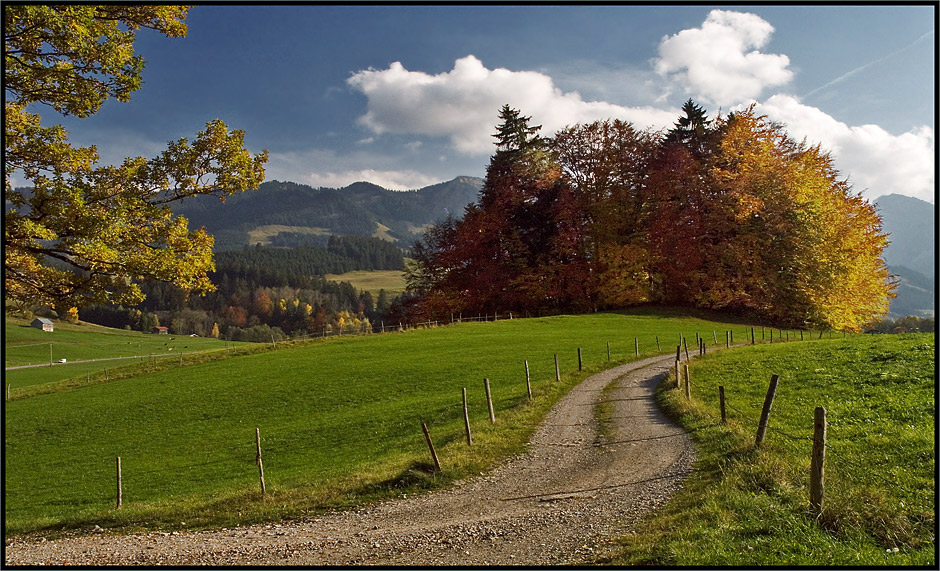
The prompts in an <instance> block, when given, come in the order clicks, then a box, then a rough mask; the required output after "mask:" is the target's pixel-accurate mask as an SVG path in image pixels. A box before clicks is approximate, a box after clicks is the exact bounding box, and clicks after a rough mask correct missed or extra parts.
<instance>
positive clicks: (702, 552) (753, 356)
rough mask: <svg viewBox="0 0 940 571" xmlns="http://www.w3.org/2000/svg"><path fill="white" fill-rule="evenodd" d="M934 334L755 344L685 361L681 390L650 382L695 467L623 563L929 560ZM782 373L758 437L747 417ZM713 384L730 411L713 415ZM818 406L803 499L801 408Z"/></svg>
mask: <svg viewBox="0 0 940 571" xmlns="http://www.w3.org/2000/svg"><path fill="white" fill-rule="evenodd" d="M934 351H935V341H934V335H933V334H917V335H903V336H897V335H881V336H854V337H849V338H848V339H833V340H828V339H824V340H822V341H818V342H813V343H789V344H786V343H785V344H775V345H764V346H758V347H756V348H747V349H741V350H737V351H734V352H730V353H722V354H716V355H714V356H709V357H706V358H705V359H704V360H702V361H700V362H693V364H692V366H691V368H690V369H691V376H692V383H691V384H692V391H693V401H692V402H691V403H689V402H687V401H686V399H685V394H684V389H683V390H681V391H680V390H677V389H674V388H671V387H673V386H674V385H669V387H670V388H666V385H667V384H664V386H663V387H661V391H660V398H661V403H662V404H663V406H664V407H665V408H666V409H667V410H669V411H670V413H671V414H672V415H674V416H675V417H676V418H678V419H679V420H680V422H681V423H682V424H683V425H684V426H685V427H686V428H687V429H689V430H690V431H692V435H693V438H694V439H695V441H696V443H697V448H698V450H699V460H698V463H697V469H698V470H697V471H696V472H695V473H694V474H693V475H692V476H691V477H690V479H689V480H688V481H687V482H686V484H685V487H684V489H683V490H682V491H681V492H680V493H678V494H677V496H676V497H674V498H673V500H671V502H670V503H669V504H668V505H667V507H666V508H665V509H664V510H663V511H661V512H660V513H659V514H658V515H656V516H655V517H653V518H652V520H651V521H649V522H646V523H644V524H643V525H642V526H638V529H637V531H638V534H637V535H632V536H630V537H628V538H625V539H624V540H623V543H624V550H623V552H622V554H621V555H620V556H619V557H617V558H615V559H614V561H613V562H614V563H616V564H623V565H635V564H644V565H659V566H668V567H672V566H687V565H691V566H712V565H734V566H744V567H754V566H758V565H783V566H787V567H789V566H795V565H849V566H853V565H863V566H864V565H927V566H935V565H936V563H937V560H936V546H935V525H936V513H935V509H936V504H935V500H936V498H935V490H936V479H935V478H936V464H935V462H936V458H935V448H934V446H935V438H936V432H935V430H936V421H935V414H936V403H935V400H934V396H935V391H936V384H935V383H936V379H935V377H934V371H935V366H936V363H935V353H934ZM771 374H778V375H780V384H779V387H778V390H777V395H776V399H775V400H774V402H773V409H772V412H771V415H770V427H771V428H770V430H769V431H768V433H767V437H766V440H765V444H764V446H762V447H761V448H760V450H755V448H754V436H755V433H756V424H757V421H758V418H759V416H760V410H761V407H762V404H763V400H764V396H765V393H766V390H767V385H768V381H769V378H770V375H771ZM718 385H724V387H725V392H726V397H727V401H728V403H729V405H730V406H731V407H734V408H733V409H729V411H728V417H729V423H728V425H727V426H721V425H720V424H719V423H718V419H719V418H720V413H719V404H718V391H717V387H718ZM816 406H823V407H825V408H826V409H827V412H828V422H829V429H828V446H827V462H826V496H825V499H824V510H823V514H822V516H821V517H820V518H819V519H818V521H817V520H816V518H815V516H814V515H813V514H811V513H810V511H809V506H808V503H809V499H808V487H809V483H808V474H809V464H810V460H809V459H810V451H811V449H812V441H811V437H812V426H813V410H814V408H815V407H816Z"/></svg>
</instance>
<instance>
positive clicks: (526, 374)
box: [525, 360, 532, 400]
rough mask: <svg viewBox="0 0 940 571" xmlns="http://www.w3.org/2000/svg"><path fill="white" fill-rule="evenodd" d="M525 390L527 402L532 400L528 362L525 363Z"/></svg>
mask: <svg viewBox="0 0 940 571" xmlns="http://www.w3.org/2000/svg"><path fill="white" fill-rule="evenodd" d="M525 390H526V391H527V392H528V393H529V400H532V383H530V382H529V361H528V360H526V361H525Z"/></svg>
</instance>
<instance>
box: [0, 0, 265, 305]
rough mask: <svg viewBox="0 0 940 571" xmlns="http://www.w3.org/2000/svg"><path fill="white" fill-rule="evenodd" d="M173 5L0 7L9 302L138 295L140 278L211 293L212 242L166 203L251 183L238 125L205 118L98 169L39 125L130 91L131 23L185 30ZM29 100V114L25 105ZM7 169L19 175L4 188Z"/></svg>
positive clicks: (250, 163) (137, 71)
mask: <svg viewBox="0 0 940 571" xmlns="http://www.w3.org/2000/svg"><path fill="white" fill-rule="evenodd" d="M187 10H188V8H187V7H184V6H145V5H104V6H93V5H83V4H69V5H8V6H4V8H3V16H4V88H5V93H6V102H5V107H4V172H5V179H4V198H5V200H6V204H7V205H8V207H7V211H6V212H5V216H4V284H5V290H6V296H7V299H9V300H11V301H13V302H16V303H19V304H23V305H31V304H47V305H52V306H55V307H56V308H61V309H65V308H68V307H72V306H75V307H81V306H85V305H88V304H91V303H124V304H135V303H137V302H139V301H141V300H142V299H143V294H142V292H141V289H140V287H139V285H138V284H137V283H136V282H138V281H140V280H165V281H168V282H172V283H174V284H176V285H178V286H180V287H182V288H183V289H185V290H187V291H194V292H205V291H211V290H212V289H213V286H212V284H211V283H210V281H209V279H208V277H207V272H208V271H211V270H212V269H213V260H212V250H211V248H212V243H213V240H212V237H211V236H209V235H207V234H206V232H205V231H204V230H202V229H197V230H189V229H188V228H187V221H186V219H185V218H183V217H181V216H175V217H174V216H173V215H172V214H171V212H170V209H169V204H170V203H172V202H174V201H177V200H181V199H184V198H187V197H190V196H194V195H201V194H211V195H215V196H218V197H219V198H220V199H224V197H225V196H226V195H229V194H232V193H234V192H237V191H242V190H246V189H252V188H256V187H257V186H258V184H259V183H260V182H261V181H262V180H263V178H264V169H263V165H264V163H265V162H266V161H267V152H263V153H260V154H257V155H254V156H252V155H251V154H250V153H249V152H248V151H247V150H246V149H245V148H244V133H243V132H241V131H238V130H233V131H230V130H229V129H228V128H227V127H226V125H225V124H224V123H222V122H221V121H218V120H216V121H212V122H210V123H208V124H207V125H206V128H205V130H203V131H201V132H199V133H198V134H197V136H196V137H195V139H193V140H192V141H190V140H189V139H180V140H178V141H175V142H171V143H170V144H169V145H168V148H167V149H166V150H165V151H163V152H162V153H161V154H160V155H159V156H157V157H155V158H152V159H149V160H148V159H145V158H143V157H134V158H128V159H125V160H124V162H123V163H122V164H121V165H118V166H96V164H97V161H98V155H97V151H96V149H95V148H94V147H73V146H72V145H70V144H69V142H68V136H67V135H68V134H67V132H66V130H65V129H64V128H63V127H62V126H61V125H54V126H51V127H47V126H43V125H42V123H41V118H40V115H39V114H37V113H35V112H33V109H35V108H36V107H37V106H46V107H50V108H51V109H52V110H54V111H55V112H58V113H60V114H63V115H73V116H76V117H88V116H90V115H92V114H94V113H95V112H97V111H98V109H100V107H101V105H102V104H103V102H104V101H105V100H107V99H108V98H113V99H116V100H118V101H127V100H128V99H129V97H130V94H131V93H132V92H133V91H135V90H136V89H138V88H139V87H140V86H141V74H142V70H143V59H142V58H141V57H140V56H138V55H134V52H133V43H134V39H135V34H136V32H137V31H139V30H140V29H142V28H148V29H152V30H155V31H157V32H160V33H163V34H165V35H166V36H168V37H181V36H184V35H185V34H186V25H185V24H184V23H183V19H184V18H185V16H186V13H187ZM27 109H29V110H27ZM14 175H16V176H17V177H20V178H22V179H25V180H27V181H28V182H29V184H30V187H29V188H26V189H22V188H13V184H12V177H13V176H14Z"/></svg>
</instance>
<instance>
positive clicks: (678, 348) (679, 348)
mask: <svg viewBox="0 0 940 571" xmlns="http://www.w3.org/2000/svg"><path fill="white" fill-rule="evenodd" d="M681 360H682V344H681V343H680V344H679V345H676V363H678V362H679V361H681Z"/></svg>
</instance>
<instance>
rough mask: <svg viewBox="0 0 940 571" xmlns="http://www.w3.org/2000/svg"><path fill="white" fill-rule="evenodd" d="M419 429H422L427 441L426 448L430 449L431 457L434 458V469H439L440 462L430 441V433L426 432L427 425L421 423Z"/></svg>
mask: <svg viewBox="0 0 940 571" xmlns="http://www.w3.org/2000/svg"><path fill="white" fill-rule="evenodd" d="M421 430H423V431H424V439H425V440H427V441H428V448H429V449H430V450H431V458H432V459H433V460H434V469H435V470H437V471H438V472H440V471H441V463H440V461H438V459H437V452H435V451H434V443H433V442H431V433H430V432H428V425H427V424H425V423H423V422H422V423H421Z"/></svg>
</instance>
